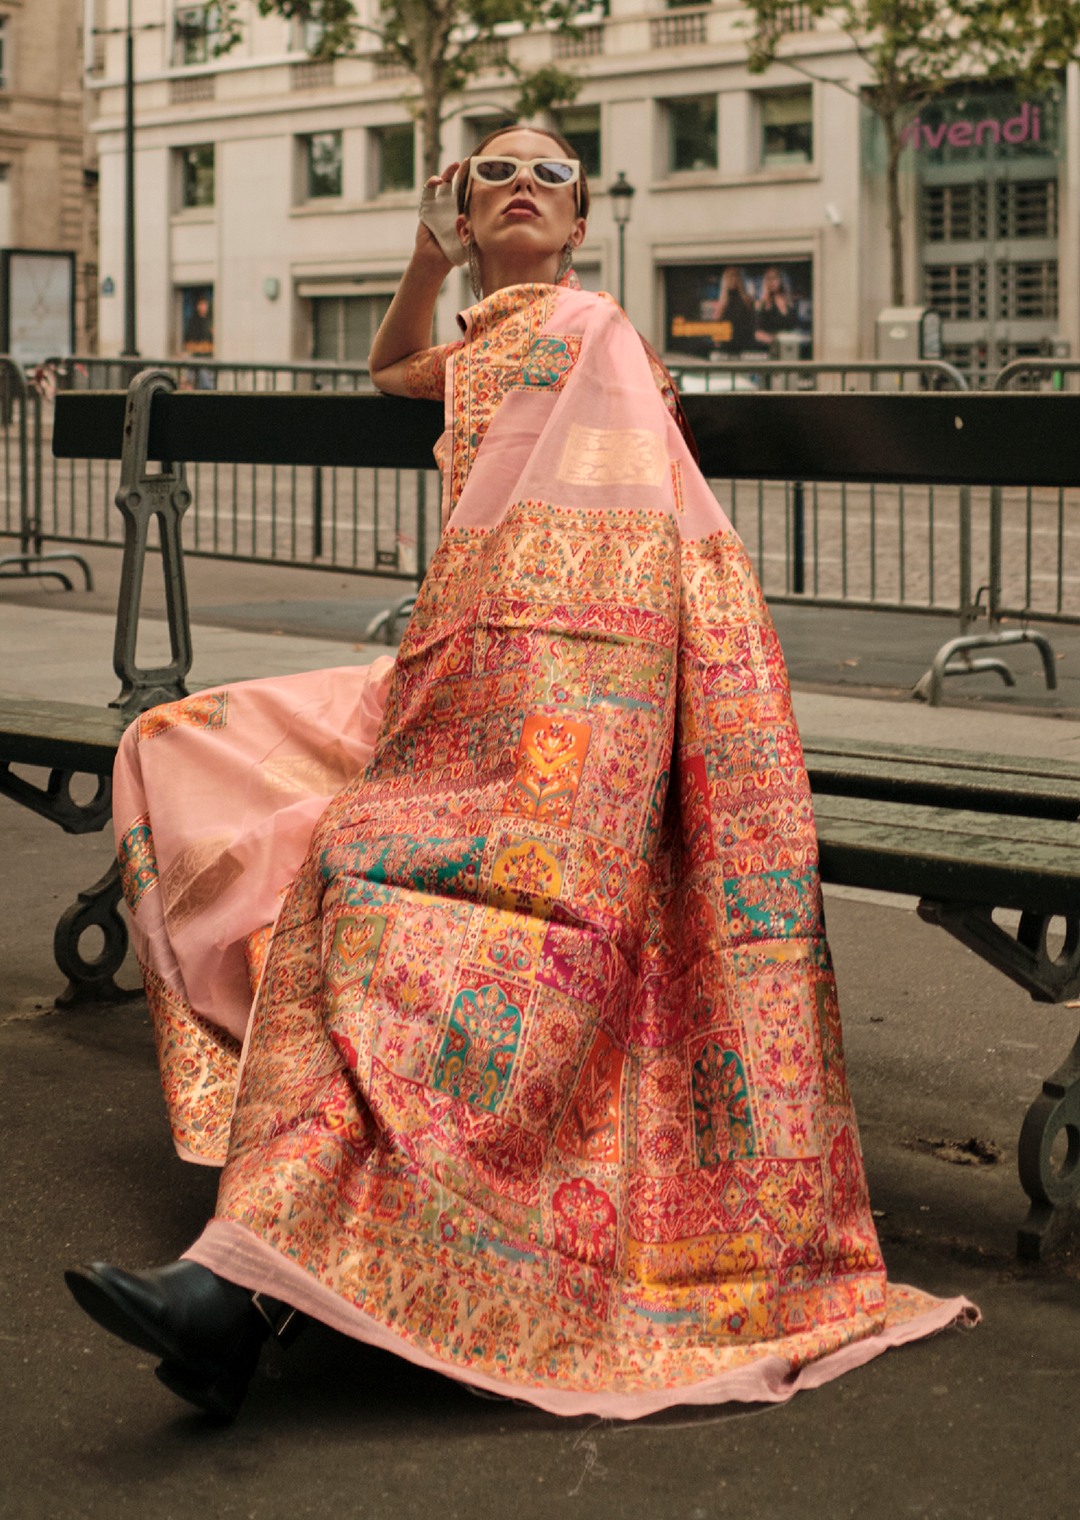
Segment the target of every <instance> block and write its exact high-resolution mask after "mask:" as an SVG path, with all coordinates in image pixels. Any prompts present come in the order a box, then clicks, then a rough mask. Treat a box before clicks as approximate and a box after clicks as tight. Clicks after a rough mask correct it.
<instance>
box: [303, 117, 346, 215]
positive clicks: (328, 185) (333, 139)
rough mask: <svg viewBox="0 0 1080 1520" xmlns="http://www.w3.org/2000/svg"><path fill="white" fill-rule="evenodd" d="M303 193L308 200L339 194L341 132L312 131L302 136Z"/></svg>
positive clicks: (322, 198)
mask: <svg viewBox="0 0 1080 1520" xmlns="http://www.w3.org/2000/svg"><path fill="white" fill-rule="evenodd" d="M303 141H304V149H305V152H304V156H305V159H306V170H307V173H306V177H305V194H306V198H307V199H308V200H309V201H317V200H325V199H326V198H327V197H329V196H334V195H340V194H341V133H340V132H313V133H312V134H311V136H310V137H306V138H304V140H303Z"/></svg>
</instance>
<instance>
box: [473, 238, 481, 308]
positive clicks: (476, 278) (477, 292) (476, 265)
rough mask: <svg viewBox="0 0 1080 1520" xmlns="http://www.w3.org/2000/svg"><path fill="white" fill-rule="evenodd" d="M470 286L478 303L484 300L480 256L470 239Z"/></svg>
mask: <svg viewBox="0 0 1080 1520" xmlns="http://www.w3.org/2000/svg"><path fill="white" fill-rule="evenodd" d="M469 284H470V285H471V286H472V293H473V295H474V296H475V297H476V299H477V300H478V301H482V300H483V299H484V286H483V283H482V281H481V279H480V255H479V253H478V252H477V249H476V244H475V243H474V242H473V240H472V238H470V239H469Z"/></svg>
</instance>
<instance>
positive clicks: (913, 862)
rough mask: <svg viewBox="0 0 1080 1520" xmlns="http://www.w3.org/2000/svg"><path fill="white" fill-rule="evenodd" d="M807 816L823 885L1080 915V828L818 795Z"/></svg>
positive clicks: (998, 816) (996, 815)
mask: <svg viewBox="0 0 1080 1520" xmlns="http://www.w3.org/2000/svg"><path fill="white" fill-rule="evenodd" d="M814 815H815V818H816V821H817V830H818V845H819V849H820V854H821V869H822V875H823V877H824V878H825V879H826V880H827V881H833V882H838V883H841V884H842V885H845V886H853V887H871V888H875V889H877V890H878V891H886V892H905V893H912V894H913V895H915V896H917V897H932V898H948V899H953V900H956V901H961V902H965V901H966V902H984V903H993V904H994V905H995V906H997V907H1003V908H1019V909H1027V910H1030V911H1031V912H1036V913H1063V914H1080V876H1078V874H1077V865H1076V863H1077V860H1078V859H1080V824H1070V823H1060V822H1050V821H1048V820H1044V819H1038V818H1016V817H1005V816H1002V815H1000V814H988V813H977V812H968V811H966V810H962V809H947V808H920V807H914V806H912V805H910V804H908V803H897V802H882V801H874V800H869V799H866V798H858V797H827V796H818V795H815V797H814Z"/></svg>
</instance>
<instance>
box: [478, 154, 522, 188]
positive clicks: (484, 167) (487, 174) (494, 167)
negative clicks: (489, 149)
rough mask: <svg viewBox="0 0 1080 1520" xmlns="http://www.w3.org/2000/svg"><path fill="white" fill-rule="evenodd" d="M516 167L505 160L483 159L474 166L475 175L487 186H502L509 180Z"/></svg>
mask: <svg viewBox="0 0 1080 1520" xmlns="http://www.w3.org/2000/svg"><path fill="white" fill-rule="evenodd" d="M516 170H517V165H516V164H515V163H513V162H512V160H510V159H506V158H485V159H484V160H483V161H482V162H481V163H478V164H477V166H476V174H477V177H478V178H479V179H482V180H483V181H484V182H485V184H488V185H504V184H506V182H507V180H511V179H513V177H514V174H515V172H516Z"/></svg>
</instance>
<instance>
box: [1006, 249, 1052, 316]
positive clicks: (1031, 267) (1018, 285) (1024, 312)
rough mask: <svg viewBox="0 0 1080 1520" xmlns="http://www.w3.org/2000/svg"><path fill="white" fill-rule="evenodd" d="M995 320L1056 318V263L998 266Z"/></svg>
mask: <svg viewBox="0 0 1080 1520" xmlns="http://www.w3.org/2000/svg"><path fill="white" fill-rule="evenodd" d="M997 306H998V312H997V314H998V316H999V318H1002V319H1004V320H1016V321H1023V320H1025V319H1027V320H1036V319H1042V320H1045V319H1047V318H1050V317H1056V316H1057V314H1058V266H1057V259H1033V260H1032V261H1031V262H1030V263H1023V264H1021V263H1016V264H1008V263H1005V262H1002V263H1000V264H999V265H998V266H997Z"/></svg>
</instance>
